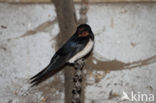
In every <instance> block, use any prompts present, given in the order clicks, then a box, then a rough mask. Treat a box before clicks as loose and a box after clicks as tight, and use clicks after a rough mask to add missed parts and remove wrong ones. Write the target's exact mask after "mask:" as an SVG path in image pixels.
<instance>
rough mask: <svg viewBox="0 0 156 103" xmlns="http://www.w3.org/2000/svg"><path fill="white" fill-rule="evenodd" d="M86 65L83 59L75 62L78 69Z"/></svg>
mask: <svg viewBox="0 0 156 103" xmlns="http://www.w3.org/2000/svg"><path fill="white" fill-rule="evenodd" d="M84 65H85V61H84V60H83V59H79V60H77V61H76V62H75V64H74V66H75V68H76V69H82V68H83V67H84Z"/></svg>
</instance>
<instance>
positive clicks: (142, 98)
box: [121, 91, 154, 102]
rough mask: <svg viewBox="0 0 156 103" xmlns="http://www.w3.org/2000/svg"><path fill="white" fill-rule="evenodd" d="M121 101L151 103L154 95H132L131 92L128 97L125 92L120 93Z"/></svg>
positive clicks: (139, 93)
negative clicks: (144, 102) (145, 102)
mask: <svg viewBox="0 0 156 103" xmlns="http://www.w3.org/2000/svg"><path fill="white" fill-rule="evenodd" d="M122 94H123V95H122V97H121V100H128V101H138V102H139V101H142V102H143V101H147V102H151V101H154V95H153V94H145V93H141V92H137V93H134V92H133V91H131V93H130V95H128V94H127V93H126V92H125V91H123V93H122Z"/></svg>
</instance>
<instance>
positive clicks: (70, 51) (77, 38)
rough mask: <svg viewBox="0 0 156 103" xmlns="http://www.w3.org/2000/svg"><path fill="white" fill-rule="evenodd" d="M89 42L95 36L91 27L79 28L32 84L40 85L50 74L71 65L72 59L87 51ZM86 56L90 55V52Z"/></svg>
mask: <svg viewBox="0 0 156 103" xmlns="http://www.w3.org/2000/svg"><path fill="white" fill-rule="evenodd" d="M89 41H92V42H94V35H93V32H92V30H91V28H90V26H89V25H87V24H82V25H80V26H78V28H77V31H76V32H75V34H74V35H73V36H72V37H71V38H70V39H69V40H68V41H67V42H66V43H65V44H64V45H63V46H62V47H61V48H60V49H59V50H58V51H57V52H56V53H55V54H54V56H53V57H52V59H51V61H50V63H49V65H48V66H47V67H46V68H45V69H43V70H42V71H41V72H39V73H38V74H36V75H35V76H33V77H32V78H31V79H30V80H31V83H32V84H33V85H35V84H38V83H39V81H40V79H42V78H43V77H44V76H46V75H47V74H48V73H50V72H52V71H54V70H56V69H59V68H60V67H62V66H63V65H64V64H66V63H69V60H70V59H71V58H72V57H74V56H75V55H77V54H78V53H80V52H82V50H86V49H84V48H85V47H86V46H87V45H88V44H89V43H88V42H89ZM86 48H87V47H86ZM89 52H90V51H89ZM86 54H88V52H87V53H86ZM86 54H85V55H86ZM80 58H81V57H80ZM70 63H71V62H70Z"/></svg>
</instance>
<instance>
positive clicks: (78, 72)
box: [72, 60, 84, 103]
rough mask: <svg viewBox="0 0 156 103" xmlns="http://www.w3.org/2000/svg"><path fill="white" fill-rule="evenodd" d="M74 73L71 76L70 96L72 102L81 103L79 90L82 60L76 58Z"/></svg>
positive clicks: (81, 78) (81, 77)
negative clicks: (72, 84)
mask: <svg viewBox="0 0 156 103" xmlns="http://www.w3.org/2000/svg"><path fill="white" fill-rule="evenodd" d="M74 66H75V73H74V76H73V82H74V86H73V90H72V94H73V98H72V103H81V90H82V88H81V87H82V80H83V70H82V69H83V66H84V61H82V60H78V61H77V62H76V63H75V64H74Z"/></svg>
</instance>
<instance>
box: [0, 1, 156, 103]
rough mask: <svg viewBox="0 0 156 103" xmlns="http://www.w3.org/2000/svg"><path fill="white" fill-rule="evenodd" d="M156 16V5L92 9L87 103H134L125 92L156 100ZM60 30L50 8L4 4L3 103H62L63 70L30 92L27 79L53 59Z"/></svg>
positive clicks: (0, 21) (0, 40) (0, 41)
mask: <svg viewBox="0 0 156 103" xmlns="http://www.w3.org/2000/svg"><path fill="white" fill-rule="evenodd" d="M79 10H80V6H79V5H78V4H77V5H76V13H77V15H78V18H79ZM155 12H156V4H155V3H153V4H152V3H115V4H112V3H106V4H90V5H89V9H88V12H87V17H88V24H90V26H91V27H92V30H93V32H94V33H95V47H94V50H93V56H92V57H89V58H88V61H87V64H86V66H87V68H88V70H87V72H86V78H87V80H86V89H85V100H86V103H104V102H106V103H128V102H130V103H131V101H122V100H121V96H122V94H123V91H124V92H126V93H127V94H128V95H130V94H131V92H132V91H133V92H135V93H138V92H140V93H146V94H153V95H155V96H156V78H155V76H156V69H155V68H156V29H155V28H156V19H155V18H156V13H155ZM58 32H59V28H58V24H57V20H56V13H55V9H54V6H53V5H52V4H18V5H17V4H6V3H4V4H3V3H1V4H0V103H64V102H63V101H64V88H63V85H64V84H63V83H64V77H63V72H59V73H58V74H57V75H55V76H54V77H52V78H49V79H48V80H46V81H44V82H43V83H41V84H40V85H39V86H38V87H35V88H32V89H31V90H30V91H29V92H28V93H27V94H26V90H27V89H28V87H29V84H28V79H29V78H30V77H32V76H33V75H34V74H36V73H37V72H39V71H40V70H42V69H43V68H44V67H45V66H46V65H47V64H48V63H49V61H50V59H51V57H52V56H53V54H54V52H55V43H56V41H55V37H56V35H57V34H58ZM23 94H26V95H24V96H23ZM155 101H156V100H155ZM134 103H135V102H134ZM145 103H146V101H145ZM151 103H154V102H151Z"/></svg>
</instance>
